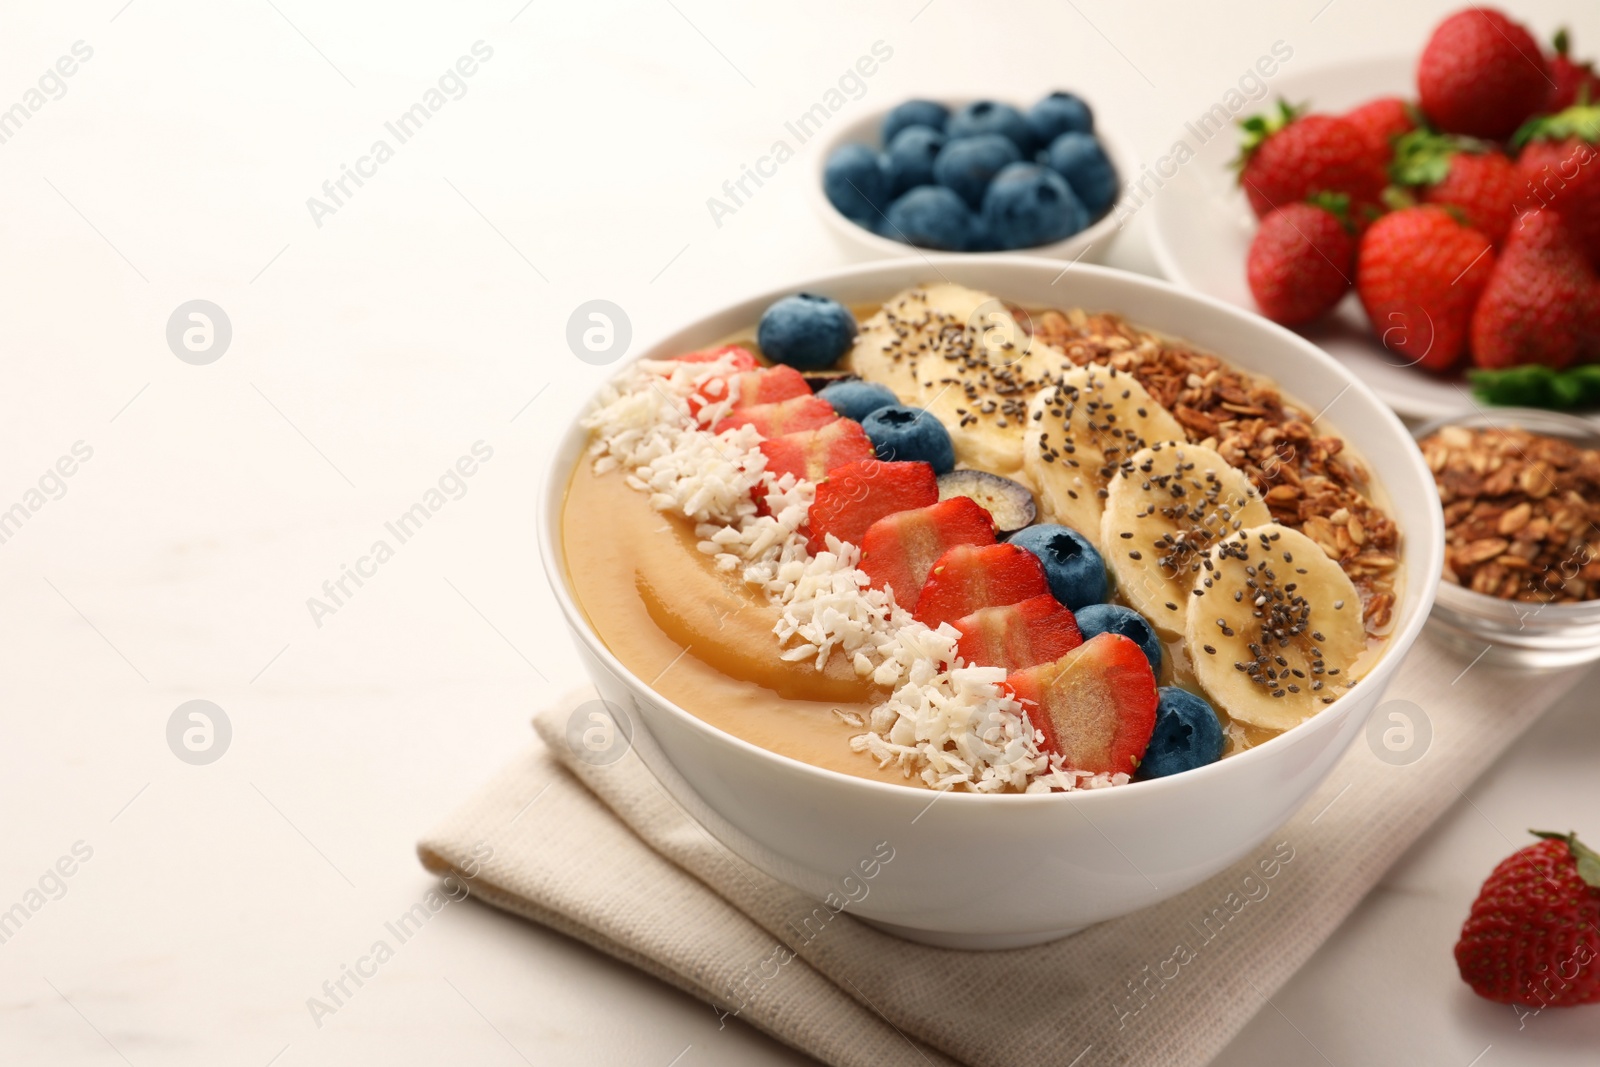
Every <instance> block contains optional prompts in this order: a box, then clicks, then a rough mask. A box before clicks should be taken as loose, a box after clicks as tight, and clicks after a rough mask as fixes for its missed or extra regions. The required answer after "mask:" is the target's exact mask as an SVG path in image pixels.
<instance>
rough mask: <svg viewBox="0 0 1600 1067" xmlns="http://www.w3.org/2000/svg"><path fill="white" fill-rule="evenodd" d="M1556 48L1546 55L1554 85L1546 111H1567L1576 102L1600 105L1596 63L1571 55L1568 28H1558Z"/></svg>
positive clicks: (1599, 79) (1545, 106)
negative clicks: (1580, 59) (1585, 61)
mask: <svg viewBox="0 0 1600 1067" xmlns="http://www.w3.org/2000/svg"><path fill="white" fill-rule="evenodd" d="M1554 44H1555V51H1554V52H1553V53H1552V54H1551V55H1549V56H1548V57H1547V61H1548V62H1549V64H1550V80H1551V81H1552V82H1554V83H1555V85H1554V86H1553V87H1552V88H1551V90H1550V99H1549V100H1548V101H1547V102H1546V103H1545V105H1544V110H1546V111H1565V110H1566V109H1567V108H1569V107H1571V106H1572V105H1573V104H1600V74H1596V73H1595V70H1594V64H1593V63H1579V62H1578V61H1577V60H1575V59H1573V58H1572V55H1571V49H1572V39H1571V38H1570V37H1569V36H1568V35H1567V31H1566V30H1564V29H1563V30H1557V31H1556V37H1555V41H1554Z"/></svg>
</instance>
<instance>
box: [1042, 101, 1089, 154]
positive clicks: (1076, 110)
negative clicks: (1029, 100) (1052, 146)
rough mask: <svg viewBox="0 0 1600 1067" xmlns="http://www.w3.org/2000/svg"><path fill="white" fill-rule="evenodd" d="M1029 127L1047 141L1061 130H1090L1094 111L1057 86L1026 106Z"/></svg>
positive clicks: (1066, 131)
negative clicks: (1028, 106) (1037, 100)
mask: <svg viewBox="0 0 1600 1067" xmlns="http://www.w3.org/2000/svg"><path fill="white" fill-rule="evenodd" d="M1028 128H1029V129H1031V130H1033V136H1034V138H1035V143H1036V144H1042V145H1047V144H1049V143H1050V142H1051V141H1054V140H1055V139H1056V138H1057V137H1060V136H1061V135H1062V134H1064V133H1093V132H1094V112H1092V111H1090V110H1089V105H1088V104H1085V103H1084V102H1083V100H1082V99H1081V98H1080V97H1079V96H1078V95H1077V94H1076V93H1067V92H1062V91H1060V90H1057V91H1056V92H1053V93H1051V94H1050V95H1049V96H1047V97H1045V98H1044V99H1043V100H1041V101H1039V102H1038V103H1037V104H1034V105H1033V106H1032V107H1030V108H1029V109H1028Z"/></svg>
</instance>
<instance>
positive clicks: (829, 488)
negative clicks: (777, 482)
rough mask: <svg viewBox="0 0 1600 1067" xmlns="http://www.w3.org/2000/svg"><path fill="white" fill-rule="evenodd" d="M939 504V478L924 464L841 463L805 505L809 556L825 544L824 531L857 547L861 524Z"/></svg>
mask: <svg viewBox="0 0 1600 1067" xmlns="http://www.w3.org/2000/svg"><path fill="white" fill-rule="evenodd" d="M938 502H939V482H938V479H937V477H936V476H935V475H934V473H933V468H932V467H931V466H929V465H928V464H926V463H911V462H903V463H885V462H884V461H883V460H881V459H864V460H862V461H861V462H860V463H847V464H846V465H844V466H843V467H840V468H839V469H838V470H833V471H829V472H828V476H827V477H826V478H824V479H823V480H822V481H821V482H819V483H818V484H817V498H816V501H815V502H814V503H812V505H811V516H810V521H811V544H810V548H811V551H812V553H813V554H815V553H817V552H821V551H822V550H823V549H825V548H826V547H827V535H828V534H833V536H835V537H837V538H838V539H839V540H841V541H847V542H849V543H850V544H852V545H857V546H859V545H860V544H861V539H862V538H863V537H864V536H865V535H866V532H867V528H868V527H870V526H871V525H872V524H873V523H875V522H877V521H878V520H879V519H881V518H883V517H884V516H886V515H893V514H894V513H895V512H897V511H910V510H911V509H912V508H925V507H927V506H928V505H930V504H937V503H938Z"/></svg>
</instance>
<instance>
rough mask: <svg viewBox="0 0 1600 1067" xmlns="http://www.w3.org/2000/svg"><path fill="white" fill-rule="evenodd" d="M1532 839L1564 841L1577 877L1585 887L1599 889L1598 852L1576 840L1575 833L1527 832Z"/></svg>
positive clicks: (1599, 856) (1599, 862)
mask: <svg viewBox="0 0 1600 1067" xmlns="http://www.w3.org/2000/svg"><path fill="white" fill-rule="evenodd" d="M1528 832H1529V833H1530V834H1532V835H1533V836H1534V837H1539V838H1543V839H1544V840H1546V841H1565V842H1566V843H1567V851H1568V852H1569V853H1571V854H1572V860H1573V862H1574V863H1576V864H1577V865H1578V877H1579V878H1582V879H1583V881H1584V884H1585V885H1588V886H1590V887H1591V888H1594V889H1600V852H1596V851H1595V850H1594V849H1592V848H1590V847H1589V846H1588V845H1585V844H1584V843H1583V842H1581V841H1579V840H1578V835H1577V833H1576V832H1573V833H1565V834H1558V833H1555V832H1554V831H1551V830H1529V831H1528Z"/></svg>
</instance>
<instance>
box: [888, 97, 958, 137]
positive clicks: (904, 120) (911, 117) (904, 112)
mask: <svg viewBox="0 0 1600 1067" xmlns="http://www.w3.org/2000/svg"><path fill="white" fill-rule="evenodd" d="M949 118H950V109H949V108H947V107H945V106H944V105H943V104H936V103H934V102H933V101H932V100H907V101H906V102H905V103H903V104H900V105H898V106H897V107H895V108H894V110H892V111H890V112H889V114H887V115H885V116H884V118H883V143H884V144H889V143H890V142H892V141H893V140H894V139H895V138H896V137H898V136H900V131H901V130H904V129H908V128H910V127H912V126H927V127H928V128H929V129H933V130H939V131H941V132H942V131H943V130H944V124H945V122H946V121H947V120H948V119H949Z"/></svg>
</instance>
